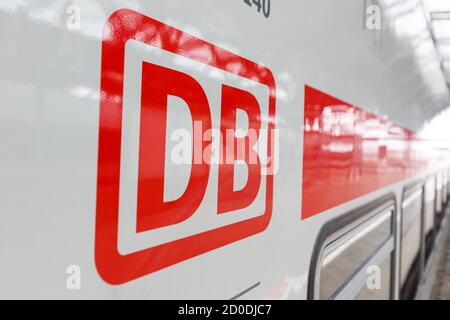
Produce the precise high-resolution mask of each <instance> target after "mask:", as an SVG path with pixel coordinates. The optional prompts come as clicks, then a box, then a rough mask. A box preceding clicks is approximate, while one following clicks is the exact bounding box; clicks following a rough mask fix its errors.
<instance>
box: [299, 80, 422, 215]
mask: <svg viewBox="0 0 450 320" xmlns="http://www.w3.org/2000/svg"><path fill="white" fill-rule="evenodd" d="M304 121H305V122H304V146H303V184H302V188H303V192H302V218H303V219H305V218H308V217H311V216H313V215H316V214H318V213H320V212H323V211H325V210H328V209H331V208H333V207H336V206H338V205H340V204H342V203H345V202H347V201H350V200H352V199H355V198H357V197H360V196H362V195H364V194H367V193H370V192H372V191H375V190H377V189H380V188H382V187H385V186H387V185H389V184H392V183H394V182H396V181H400V180H402V179H405V178H407V177H409V176H411V175H413V174H414V173H417V169H418V168H422V167H424V166H425V165H426V164H427V161H426V159H425V158H423V159H421V158H420V153H419V152H418V148H417V144H418V141H417V140H416V138H415V134H414V133H413V132H412V131H410V130H408V129H405V128H402V127H400V126H398V125H395V124H393V123H392V122H390V121H387V120H385V119H382V118H381V117H379V116H376V115H373V114H371V113H368V112H366V111H364V110H362V109H361V108H358V107H356V106H353V105H351V104H349V103H346V102H344V101H341V100H338V99H336V98H334V97H332V96H330V95H327V94H325V93H323V92H321V91H319V90H316V89H314V88H311V87H309V86H305V120H304Z"/></svg>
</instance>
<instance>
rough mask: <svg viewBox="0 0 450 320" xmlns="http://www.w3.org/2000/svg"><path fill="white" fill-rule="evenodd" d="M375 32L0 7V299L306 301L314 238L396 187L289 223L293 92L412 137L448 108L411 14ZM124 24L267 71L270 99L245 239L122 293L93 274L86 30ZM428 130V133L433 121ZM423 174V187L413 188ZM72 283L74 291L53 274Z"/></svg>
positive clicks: (213, 15)
mask: <svg viewBox="0 0 450 320" xmlns="http://www.w3.org/2000/svg"><path fill="white" fill-rule="evenodd" d="M380 2H381V4H382V6H383V13H384V15H383V28H382V30H381V31H369V30H366V29H364V28H363V25H362V21H363V18H364V8H363V4H362V1H358V0H348V1H337V0H321V1H295V0H290V1H272V7H271V15H270V17H269V18H265V17H264V16H263V15H261V14H258V13H257V12H256V10H254V8H253V9H252V8H249V7H247V6H246V5H245V4H244V3H243V1H241V0H232V1H229V0H227V1H224V0H221V1H219V0H214V1H211V0H165V1H147V2H145V3H144V2H135V1H113V2H111V1H89V0H84V1H73V4H75V5H76V6H78V8H79V9H80V19H81V20H80V24H79V28H76V27H75V29H74V26H73V24H72V22H71V20H70V18H73V16H72V14H71V12H72V11H70V10H69V13H67V5H66V4H65V2H62V1H56V0H49V1H38V2H36V1H27V0H17V1H16V0H14V1H12V0H0V25H1V28H0V96H1V97H2V107H1V108H0V145H1V146H2V148H1V149H2V153H1V154H2V156H1V157H0V194H1V197H0V199H1V200H0V261H1V263H0V297H1V298H142V299H151V298H211V299H214V298H225V299H227V298H231V297H233V296H235V295H236V294H238V293H239V292H241V291H243V290H245V289H246V288H248V287H250V286H252V285H253V284H255V283H257V282H261V284H260V285H259V286H258V287H256V288H255V289H254V290H252V291H250V292H249V293H247V294H246V295H245V296H244V297H245V298H258V299H259V298H300V299H304V298H306V290H307V278H308V272H309V262H310V259H311V253H312V250H313V246H314V243H315V240H316V236H317V234H318V232H319V230H320V228H321V226H322V225H323V223H324V222H326V221H328V220H329V219H331V218H334V217H336V216H338V215H340V214H343V213H345V212H346V211H348V210H349V209H351V208H355V207H357V206H359V205H361V204H363V203H365V202H367V201H368V200H370V199H373V198H376V197H378V196H380V195H382V194H384V193H385V192H386V191H388V190H392V191H395V192H396V195H397V200H398V201H399V200H400V197H401V192H402V187H403V186H404V185H405V184H406V183H409V182H410V181H411V180H412V179H411V180H408V181H403V182H400V183H397V184H395V185H392V186H390V187H387V188H385V189H383V190H378V191H376V192H374V193H372V194H369V195H366V196H364V197H361V198H359V199H356V200H354V201H351V202H349V203H346V204H344V205H342V206H339V207H338V208H336V209H332V210H329V211H328V212H325V213H322V214H320V215H318V216H315V217H312V218H310V219H308V220H303V221H302V220H301V219H300V201H301V200H300V199H301V197H300V196H301V181H302V180H301V168H302V161H301V159H302V140H303V138H302V132H303V94H304V85H305V84H309V85H311V86H314V87H317V88H320V89H321V90H324V91H325V92H328V93H330V94H332V95H334V96H336V97H339V98H341V99H344V100H346V101H349V102H351V103H353V104H355V105H358V106H361V107H363V108H364V109H365V110H367V111H370V112H374V113H376V114H378V115H381V116H385V117H388V118H389V119H390V120H392V121H393V122H395V123H398V124H400V125H404V126H406V127H408V128H410V129H413V130H416V131H419V132H420V131H421V129H424V128H426V126H427V124H428V123H429V122H430V121H433V119H434V118H435V117H436V116H438V115H442V114H448V112H447V113H442V111H443V110H445V108H446V107H447V106H448V105H449V96H448V88H447V85H446V83H445V80H444V76H443V74H442V70H441V68H440V65H439V60H438V57H437V55H436V52H435V51H434V47H433V46H432V43H431V38H430V35H429V33H428V31H427V30H428V29H426V23H425V15H424V13H423V12H422V7H421V6H420V1H416V0H412V1H401V0H398V1H396V0H389V1H388V0H383V1H380ZM119 8H131V9H134V10H136V11H138V12H140V13H142V14H144V15H147V16H150V17H152V18H154V19H157V20H159V21H161V22H164V23H166V24H169V25H171V26H174V27H177V28H179V29H181V30H183V31H185V32H187V33H190V34H193V35H195V36H197V37H199V38H201V39H204V40H206V41H208V42H210V43H213V44H216V45H220V46H222V47H225V48H227V49H228V50H230V51H232V52H235V53H237V54H239V55H240V56H243V57H246V58H248V59H250V60H252V61H256V62H258V63H261V64H263V65H265V66H267V67H268V68H269V69H270V70H271V71H272V72H273V74H274V75H275V78H276V83H277V112H276V124H277V128H278V129H279V133H280V139H279V145H278V146H277V148H278V150H279V154H280V162H279V171H278V173H277V174H276V175H275V178H274V198H273V214H272V219H271V222H270V224H269V227H268V228H267V229H266V230H265V231H264V232H263V233H260V234H257V235H255V236H253V237H250V238H247V239H244V240H242V241H239V242H235V243H232V244H230V245H228V246H225V247H222V248H219V249H217V250H213V251H211V252H208V253H206V254H203V255H201V256H198V257H195V258H193V259H190V260H187V261H184V262H182V263H179V264H176V265H174V266H171V267H169V268H166V269H163V270H161V271H158V272H156V273H153V274H151V275H149V276H146V277H143V278H140V279H137V280H135V281H132V282H129V283H127V284H124V285H119V286H111V285H108V284H107V283H105V282H104V281H103V280H102V279H101V278H100V277H99V275H98V273H97V270H96V267H95V264H94V226H95V205H96V203H95V202H96V179H97V175H96V173H97V172H96V171H97V147H98V120H99V119H98V117H99V87H100V57H101V37H102V30H103V27H104V24H105V21H106V19H107V18H108V16H109V15H110V14H111V13H113V12H114V11H115V10H117V9H119ZM434 121H435V120H434ZM426 174H427V172H424V173H423V176H425V175H426ZM70 265H78V266H80V267H81V290H68V289H67V287H66V279H67V277H68V275H67V274H66V268H67V267H68V266H70Z"/></svg>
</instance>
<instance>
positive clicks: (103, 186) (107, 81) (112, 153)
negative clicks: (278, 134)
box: [95, 9, 276, 284]
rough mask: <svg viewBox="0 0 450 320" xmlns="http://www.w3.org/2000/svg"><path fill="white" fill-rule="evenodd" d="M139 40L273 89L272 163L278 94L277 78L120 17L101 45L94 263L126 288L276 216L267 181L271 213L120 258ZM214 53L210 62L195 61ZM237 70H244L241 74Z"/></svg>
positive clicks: (171, 31)
mask: <svg viewBox="0 0 450 320" xmlns="http://www.w3.org/2000/svg"><path fill="white" fill-rule="evenodd" d="M129 39H134V40H137V41H140V42H143V43H145V44H148V45H152V46H154V47H158V48H160V49H163V50H167V51H170V52H172V53H174V54H177V55H181V56H183V57H186V58H189V59H192V60H195V61H197V62H200V63H203V64H206V65H209V66H212V67H215V68H218V69H221V70H224V71H226V72H230V73H233V74H236V75H238V76H241V77H245V78H248V79H251V80H253V81H257V82H259V83H261V84H264V85H266V86H268V88H269V93H270V98H269V130H268V157H269V159H271V155H272V151H273V141H272V139H271V138H272V134H270V133H271V132H272V130H273V129H275V103H276V88H275V80H274V77H273V75H272V72H271V71H270V70H269V69H267V68H265V67H263V66H261V65H259V64H256V63H254V62H252V61H250V60H247V59H245V58H242V57H240V56H237V55H235V54H233V53H231V52H229V51H227V50H225V49H222V48H220V47H217V46H215V45H213V44H210V43H208V42H206V41H203V40H201V39H199V38H196V37H194V36H192V35H189V34H187V33H184V32H183V31H181V30H178V29H176V28H173V27H171V26H168V25H166V24H164V23H161V22H159V21H156V20H154V19H152V18H150V17H147V16H144V15H142V14H140V13H138V12H135V11H132V10H129V9H120V10H117V11H115V12H114V13H113V14H112V15H111V16H110V17H109V18H108V20H107V22H106V24H105V27H104V30H103V39H102V56H101V83H100V119H99V151H98V173H97V204H96V211H97V213H96V226H95V263H96V267H97V270H98V272H99V274H100V276H101V277H102V278H103V280H105V281H106V282H108V283H110V284H122V283H125V282H128V281H131V280H134V279H136V278H139V277H142V276H144V275H147V274H150V273H152V272H155V271H157V270H160V269H163V268H166V267H168V266H171V265H173V264H176V263H178V262H181V261H183V260H186V259H190V258H192V257H195V256H197V255H200V254H203V253H205V252H208V251H211V250H214V249H216V248H219V247H221V246H225V245H227V244H230V243H232V242H236V241H239V240H242V239H244V238H247V237H249V236H252V235H255V234H257V233H260V232H262V231H264V230H265V229H266V227H267V226H268V224H269V221H270V218H271V215H272V197H273V176H272V175H267V176H266V179H267V180H266V210H265V213H264V214H263V215H261V216H258V217H255V218H251V219H248V220H244V221H242V222H238V223H234V224H231V225H227V226H223V227H220V228H217V229H212V230H208V231H205V232H202V233H199V234H195V235H192V236H189V237H186V238H182V239H178V240H174V241H171V242H168V243H165V244H161V245H157V246H154V247H150V248H147V249H144V250H141V251H137V252H134V253H131V254H127V255H122V254H120V253H119V252H118V222H119V179H120V150H121V132H122V95H123V82H124V63H125V62H124V61H125V60H124V58H125V44H126V42H127V41H128V40H129ZM195 48H202V49H203V50H204V49H206V48H207V49H209V51H210V52H211V56H212V59H211V58H208V57H205V56H204V55H196V53H195V50H193V49H195ZM236 64H239V65H240V67H239V68H236Z"/></svg>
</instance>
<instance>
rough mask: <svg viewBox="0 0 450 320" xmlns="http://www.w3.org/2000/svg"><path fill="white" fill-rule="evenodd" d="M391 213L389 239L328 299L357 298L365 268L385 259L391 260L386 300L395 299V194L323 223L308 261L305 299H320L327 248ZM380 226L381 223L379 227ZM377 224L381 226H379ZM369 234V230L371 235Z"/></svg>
mask: <svg viewBox="0 0 450 320" xmlns="http://www.w3.org/2000/svg"><path fill="white" fill-rule="evenodd" d="M388 210H389V211H391V213H390V216H391V217H390V228H391V229H390V230H391V232H390V235H389V237H388V238H387V239H386V240H384V242H383V243H382V244H381V245H380V246H379V247H378V248H376V249H375V251H374V252H372V253H371V255H370V256H369V257H368V258H367V259H366V260H365V261H364V262H363V263H362V264H361V265H360V266H359V267H357V268H356V269H355V270H354V272H353V273H352V274H351V275H350V276H349V277H348V278H347V279H346V280H345V281H344V282H343V283H342V284H341V285H340V286H339V287H338V288H337V289H336V291H335V292H334V293H333V294H332V295H331V297H330V298H328V299H349V298H352V297H356V295H357V293H358V292H359V290H360V289H361V288H362V286H361V280H362V277H363V274H364V279H366V278H367V274H366V273H365V271H364V270H365V268H364V267H365V266H368V265H372V264H381V263H382V262H383V261H384V259H386V258H387V257H389V256H390V274H389V277H390V279H389V280H390V285H389V299H392V297H393V296H394V288H395V274H396V272H395V261H396V250H397V248H396V233H397V230H396V216H397V213H398V208H397V201H396V197H395V193H394V192H389V193H387V194H385V195H384V196H381V197H379V198H377V199H375V200H372V201H370V202H369V203H368V204H365V205H362V206H359V207H357V208H355V209H353V210H350V211H349V212H347V213H344V214H342V215H339V216H338V217H336V218H333V219H332V220H330V221H328V222H326V223H325V224H324V225H323V227H322V228H321V230H320V232H319V235H318V236H317V239H316V242H315V245H314V249H313V250H314V251H313V255H312V258H311V263H310V270H309V278H308V295H307V297H308V299H309V300H319V299H320V273H321V267H322V262H323V259H324V257H325V256H326V255H325V253H326V252H328V251H330V250H332V249H333V248H332V247H331V248H330V247H329V246H330V244H332V243H335V242H336V241H339V243H338V244H336V246H339V244H341V245H342V243H345V242H346V241H348V239H349V238H351V237H352V235H355V234H357V233H358V232H359V231H360V230H361V229H362V230H364V229H367V228H368V227H369V226H370V225H371V223H373V222H376V221H372V220H377V219H380V220H381V221H382V222H383V221H385V220H383V219H381V218H383V216H384V215H387V214H388ZM382 222H381V223H382ZM381 223H380V224H381ZM370 231H371V230H369V232H370Z"/></svg>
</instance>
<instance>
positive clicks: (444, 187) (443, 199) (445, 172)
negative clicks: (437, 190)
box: [442, 169, 448, 203]
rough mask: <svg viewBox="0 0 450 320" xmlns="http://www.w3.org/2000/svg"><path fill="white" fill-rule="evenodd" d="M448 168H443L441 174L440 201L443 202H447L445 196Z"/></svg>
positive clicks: (446, 193)
mask: <svg viewBox="0 0 450 320" xmlns="http://www.w3.org/2000/svg"><path fill="white" fill-rule="evenodd" d="M447 188H448V170H447V169H445V170H444V171H443V176H442V202H443V203H447V198H448V190H447Z"/></svg>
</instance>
